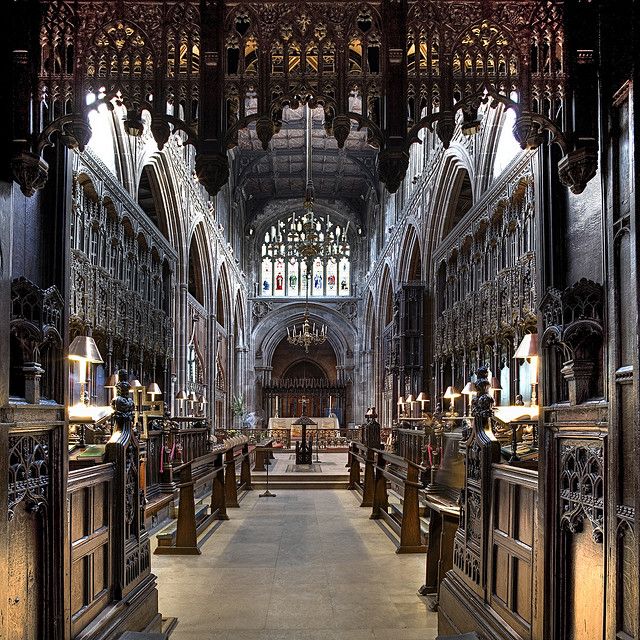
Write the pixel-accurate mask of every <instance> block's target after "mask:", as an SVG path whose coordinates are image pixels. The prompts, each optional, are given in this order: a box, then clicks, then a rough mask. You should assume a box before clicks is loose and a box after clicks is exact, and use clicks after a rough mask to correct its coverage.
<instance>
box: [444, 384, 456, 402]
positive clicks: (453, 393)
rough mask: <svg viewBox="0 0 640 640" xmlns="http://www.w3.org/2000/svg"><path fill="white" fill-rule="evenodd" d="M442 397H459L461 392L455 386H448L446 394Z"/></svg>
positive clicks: (449, 398)
mask: <svg viewBox="0 0 640 640" xmlns="http://www.w3.org/2000/svg"><path fill="white" fill-rule="evenodd" d="M442 397H443V398H447V399H448V400H451V399H453V398H459V397H460V394H459V393H458V392H457V391H456V390H455V388H454V387H447V390H446V391H445V392H444V395H443V396H442Z"/></svg>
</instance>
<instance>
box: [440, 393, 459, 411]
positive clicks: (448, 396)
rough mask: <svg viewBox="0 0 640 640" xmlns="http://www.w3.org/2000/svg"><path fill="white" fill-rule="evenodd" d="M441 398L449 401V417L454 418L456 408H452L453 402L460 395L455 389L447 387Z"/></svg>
mask: <svg viewBox="0 0 640 640" xmlns="http://www.w3.org/2000/svg"><path fill="white" fill-rule="evenodd" d="M442 397H443V398H445V399H446V400H449V402H450V404H449V415H450V416H455V415H456V408H455V406H454V401H455V399H456V398H459V397H460V394H459V393H458V392H457V391H456V390H455V387H453V386H449V387H447V390H446V391H445V392H444V395H443V396H442Z"/></svg>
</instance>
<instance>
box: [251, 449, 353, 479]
mask: <svg viewBox="0 0 640 640" xmlns="http://www.w3.org/2000/svg"><path fill="white" fill-rule="evenodd" d="M274 455H275V460H273V461H272V462H271V466H270V467H269V474H270V475H281V474H287V473H291V471H287V467H290V466H292V465H295V461H296V454H295V453H290V452H282V453H280V452H278V453H276V454H274ZM347 457H348V456H347V452H346V451H344V452H338V453H333V452H331V453H327V452H326V451H319V452H318V455H317V456H316V454H315V452H314V454H313V460H314V464H315V460H316V459H317V460H318V462H319V466H320V472H321V473H322V475H324V476H337V475H344V474H348V473H349V469H347V468H346V464H347ZM274 462H275V464H274ZM305 466H306V465H303V467H305ZM300 472H304V469H303V468H300ZM251 473H252V474H254V475H256V476H265V475H266V471H252V472H251Z"/></svg>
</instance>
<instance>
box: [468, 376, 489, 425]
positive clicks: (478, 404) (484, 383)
mask: <svg viewBox="0 0 640 640" xmlns="http://www.w3.org/2000/svg"><path fill="white" fill-rule="evenodd" d="M490 387H491V382H490V380H489V369H488V368H487V367H485V366H482V367H480V368H479V369H478V370H477V371H476V390H477V391H478V397H477V398H476V399H475V400H474V401H473V405H472V407H471V415H472V416H473V417H474V418H476V419H477V418H481V419H487V418H490V417H491V416H493V403H494V399H493V398H492V397H491V394H490V393H489V389H490Z"/></svg>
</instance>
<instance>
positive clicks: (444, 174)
mask: <svg viewBox="0 0 640 640" xmlns="http://www.w3.org/2000/svg"><path fill="white" fill-rule="evenodd" d="M474 177H475V176H474V171H473V168H472V164H471V162H470V160H469V158H468V157H467V156H466V153H462V152H460V150H458V149H454V145H452V147H451V148H450V149H449V150H448V151H447V153H446V156H445V160H444V163H443V166H442V169H441V171H440V176H439V179H438V181H437V184H438V187H437V189H436V193H435V197H434V203H433V208H432V211H433V214H432V215H433V218H434V219H433V224H432V229H433V232H432V236H431V243H432V244H431V250H432V251H433V250H434V249H435V248H436V247H437V245H438V244H439V243H440V241H441V240H444V238H445V237H446V236H447V235H448V234H449V233H450V232H451V230H452V229H453V228H454V227H455V226H456V224H457V223H458V222H459V221H460V220H462V218H463V217H464V215H465V214H466V213H467V212H468V211H469V210H470V209H471V207H472V206H473V199H474Z"/></svg>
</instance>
